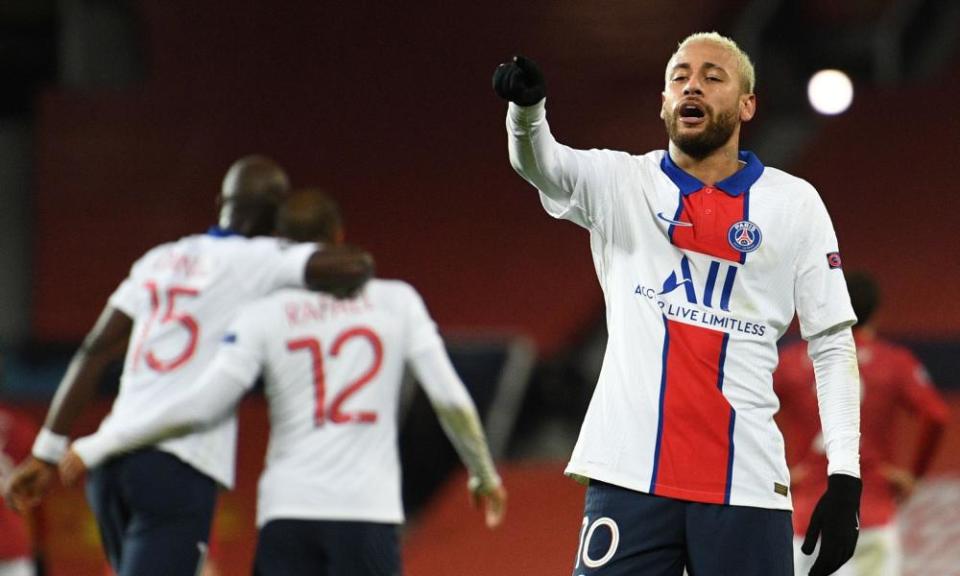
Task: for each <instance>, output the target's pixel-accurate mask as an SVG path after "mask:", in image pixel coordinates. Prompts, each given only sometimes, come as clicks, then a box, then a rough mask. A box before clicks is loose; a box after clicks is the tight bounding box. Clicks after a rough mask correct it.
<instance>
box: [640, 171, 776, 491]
mask: <svg viewBox="0 0 960 576" xmlns="http://www.w3.org/2000/svg"><path fill="white" fill-rule="evenodd" d="M740 159H741V161H743V162H744V163H745V165H744V166H743V168H742V169H740V170H739V171H738V172H736V173H735V174H734V175H732V176H730V177H729V178H727V179H725V180H722V181H720V182H717V183H716V184H715V185H713V186H708V185H704V184H703V183H702V182H700V181H699V180H697V179H696V178H694V177H693V176H691V175H690V174H688V173H686V172H684V171H683V170H682V169H681V168H679V167H678V166H677V165H676V164H674V163H673V161H672V160H671V159H670V155H669V153H667V154H664V156H663V160H662V161H661V164H660V167H661V169H662V170H663V172H664V173H665V174H666V175H667V176H668V177H669V178H670V179H671V180H672V181H673V183H674V184H675V185H676V186H677V188H678V202H677V209H676V213H675V215H674V218H673V220H674V221H676V222H679V223H684V224H686V225H684V224H671V225H670V229H669V231H668V234H669V236H670V241H671V243H672V244H673V245H674V246H677V247H678V248H682V249H683V250H685V251H689V252H695V253H699V254H704V255H707V256H712V257H715V258H719V259H721V260H726V261H729V262H734V263H736V264H738V265H743V264H745V263H746V257H747V253H746V252H741V251H738V250H736V249H734V248H733V246H732V245H731V244H730V242H729V241H728V239H727V238H728V233H729V230H730V228H731V227H732V226H733V225H734V224H735V223H737V222H740V221H744V220H749V215H750V213H749V209H750V187H751V186H752V185H753V184H754V183H755V182H756V181H757V179H758V178H760V175H761V174H762V173H763V164H761V163H760V161H759V160H758V159H757V157H756V156H754V155H753V154H752V153H750V152H741V153H740ZM689 266H690V265H689V261H688V259H687V257H686V256H683V257H682V258H681V262H680V267H681V274H682V275H683V280H681V281H678V282H683V283H684V288H685V289H686V296H687V300H688V301H689V302H690V303H693V304H699V305H702V306H704V307H707V308H719V309H721V310H723V311H728V312H729V303H730V297H731V294H732V292H733V288H734V283H735V279H736V272H737V268H736V267H730V269H729V270H728V272H727V274H726V276H725V278H724V280H723V281H722V282H719V284H720V286H718V276H719V270H720V267H721V263H720V262H718V261H716V260H714V261H712V262H711V263H710V267H709V269H708V272H707V279H706V283H705V286H704V291H703V294H702V298H701V300H700V301H699V302H698V301H697V294H695V293H694V292H693V282H692V279H691V274H690V268H689ZM671 279H673V280H674V281H677V280H676V279H675V278H674V277H671ZM671 279H668V281H667V282H668V283H669V282H670V280H671ZM688 280H690V281H689V282H688ZM717 288H719V293H720V294H719V298H718V297H717V296H716V292H717V291H718V290H717ZM729 338H730V336H729V334H728V333H726V332H723V331H719V330H713V329H710V328H705V327H702V326H694V325H691V324H685V323H682V322H677V321H674V320H671V319H669V318H667V317H666V316H664V340H663V365H662V372H661V381H660V406H659V422H658V427H657V444H656V450H655V454H654V464H653V474H652V478H651V481H650V493H652V494H657V495H660V496H666V497H670V498H678V499H682V500H693V501H697V502H710V503H717V504H726V503H729V501H730V487H731V482H732V477H733V458H734V449H735V446H734V441H733V438H734V427H735V424H736V416H737V414H736V411H735V410H734V409H733V407H731V406H730V404H729V402H727V399H726V398H725V397H724V395H723V385H724V365H725V361H726V355H727V346H728V343H729Z"/></svg>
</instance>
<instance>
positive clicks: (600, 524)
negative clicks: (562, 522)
mask: <svg viewBox="0 0 960 576" xmlns="http://www.w3.org/2000/svg"><path fill="white" fill-rule="evenodd" d="M602 529H606V530H609V531H610V544H609V545H608V546H607V550H606V552H604V553H603V554H602V555H599V556H591V555H590V541H591V540H593V537H594V535H595V534H596V533H597V531H598V530H602ZM619 545H620V528H619V527H618V526H617V523H616V522H615V521H614V520H613V518H609V517H607V516H601V517H600V518H597V519H596V520H594V521H593V522H590V518H589V517H588V516H584V517H583V524H582V525H581V527H580V545H579V547H577V563H576V565H575V566H574V569H577V568H580V563H581V562H583V565H584V566H586V567H587V568H599V567H600V566H603V565H604V564H606V563H607V562H609V561H610V560H611V559H612V558H613V555H614V554H616V553H617V547H618V546H619Z"/></svg>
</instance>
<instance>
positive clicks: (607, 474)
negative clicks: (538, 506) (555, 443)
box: [563, 462, 793, 512]
mask: <svg viewBox="0 0 960 576" xmlns="http://www.w3.org/2000/svg"><path fill="white" fill-rule="evenodd" d="M563 473H564V475H566V476H568V477H570V478H573V479H574V480H577V479H578V477H579V478H588V479H591V480H598V481H600V482H606V483H607V484H613V485H615V486H620V487H621V488H626V489H628V490H634V491H636V492H642V493H644V494H651V495H653V496H659V497H661V498H669V499H671V500H681V501H684V502H698V503H704V504H716V502H715V501H714V499H715V498H716V494H714V493H712V492H707V493H703V494H709V495H710V496H713V498H712V499H711V500H710V501H707V500H698V499H694V498H682V497H681V498H678V497H676V496H664V495H662V494H656V493H652V492H650V488H649V484H647V485H641V484H640V483H639V482H637V480H636V479H635V478H630V477H628V476H624V475H622V474H619V473H617V472H615V471H612V470H607V469H602V468H596V467H590V466H581V465H580V464H577V463H573V462H570V463H569V464H568V465H567V468H566V469H565V470H564V471H563ZM578 481H579V480H578ZM670 488H673V489H674V490H678V491H681V490H682V491H685V492H692V491H690V490H684V489H682V488H676V487H672V486H671V487H670ZM721 497H722V494H721ZM784 500H786V501H785V502H783V503H782V504H780V505H778V504H777V503H775V502H773V501H771V500H765V499H762V498H750V497H743V496H740V497H736V498H735V497H734V496H733V495H731V497H730V502H729V504H718V505H719V506H745V507H749V508H764V509H767V510H786V511H788V512H792V511H793V503H792V502H791V501H790V498H789V497H784Z"/></svg>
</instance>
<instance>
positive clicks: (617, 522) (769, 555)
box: [573, 480, 793, 576]
mask: <svg viewBox="0 0 960 576" xmlns="http://www.w3.org/2000/svg"><path fill="white" fill-rule="evenodd" d="M684 569H686V570H687V572H688V574H689V575H690V576H793V527H792V525H791V518H790V512H788V511H785V510H767V509H764V508H751V507H747V506H725V505H722V504H702V503H699V502H685V501H683V500H674V499H672V498H664V497H662V496H652V495H650V494H644V493H642V492H637V491H634V490H628V489H626V488H621V487H619V486H613V485H611V484H606V483H604V482H597V481H595V480H591V481H590V487H589V488H588V489H587V497H586V504H585V510H584V519H583V523H582V525H581V529H580V541H579V545H578V547H577V558H576V561H575V564H574V569H573V574H574V576H581V575H582V576H600V575H602V576H628V575H634V574H643V575H644V576H681V575H682V574H683V571H684Z"/></svg>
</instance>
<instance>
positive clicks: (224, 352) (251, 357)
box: [214, 303, 268, 388]
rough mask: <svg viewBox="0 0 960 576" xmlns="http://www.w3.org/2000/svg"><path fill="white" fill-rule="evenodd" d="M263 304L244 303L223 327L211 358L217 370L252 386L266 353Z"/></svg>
mask: <svg viewBox="0 0 960 576" xmlns="http://www.w3.org/2000/svg"><path fill="white" fill-rule="evenodd" d="M263 309H264V307H263V306H262V305H259V304H258V303H255V304H253V305H250V306H245V307H244V308H242V309H241V310H240V313H239V314H238V315H237V317H236V318H235V319H234V320H233V322H232V323H231V324H230V327H229V328H227V331H226V332H225V333H224V335H223V338H222V339H221V341H220V347H219V350H218V351H217V355H216V357H215V360H214V364H216V365H217V370H219V371H222V372H226V373H228V374H229V375H230V376H232V377H234V378H236V379H237V380H241V381H243V382H248V383H249V386H248V388H249V387H252V386H253V384H254V383H255V381H256V378H257V376H258V375H259V374H260V370H261V367H262V366H263V364H264V362H265V361H266V356H267V337H266V332H267V330H268V328H267V326H268V323H267V322H265V321H264V318H263V316H264V314H263Z"/></svg>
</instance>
